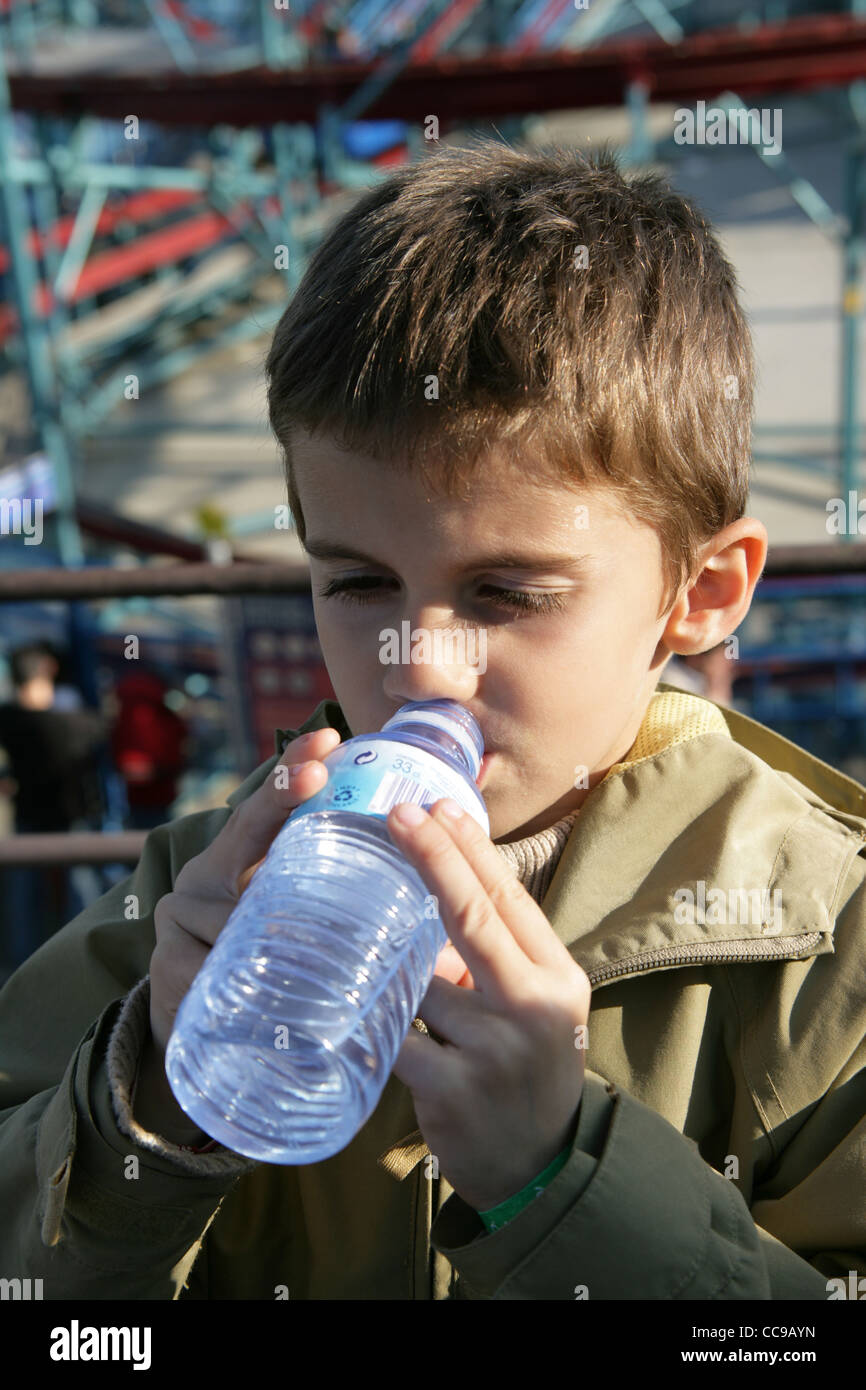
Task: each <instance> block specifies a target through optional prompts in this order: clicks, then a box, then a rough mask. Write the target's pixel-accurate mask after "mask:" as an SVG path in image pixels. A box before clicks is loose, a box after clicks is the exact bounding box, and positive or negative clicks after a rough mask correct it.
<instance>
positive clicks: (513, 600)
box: [316, 576, 565, 613]
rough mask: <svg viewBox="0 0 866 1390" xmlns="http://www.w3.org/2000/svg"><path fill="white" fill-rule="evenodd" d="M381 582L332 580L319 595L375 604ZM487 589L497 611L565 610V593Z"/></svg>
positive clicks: (490, 586) (485, 586)
mask: <svg viewBox="0 0 866 1390" xmlns="http://www.w3.org/2000/svg"><path fill="white" fill-rule="evenodd" d="M380 582H381V581H379V580H377V579H373V578H372V576H371V578H370V579H369V580H368V581H367V583H368V584H369V585H370V587H368V588H361V587H360V586H361V585H363V584H364V583H365V580H364V579H363V578H362V579H332V580H331V581H330V583H328V584H326V585H325V587H324V588H323V589H318V590H317V591H316V592H317V594H318V596H319V598H340V599H344V600H345V601H346V602H347V603H362V604H363V603H372V602H373V601H374V586H376V585H378V584H379V583H380ZM484 588H485V589H487V590H489V591H492V592H493V593H494V594H497V595H498V596H499V597H498V598H491V599H489V602H490V603H492V604H493V605H494V606H495V607H497V608H510V609H512V611H513V610H515V609H521V610H522V611H523V612H531V613H552V612H554V611H561V610H562V609H563V608H564V607H565V598H564V597H563V595H562V594H530V593H527V592H526V590H524V589H499V588H497V587H496V585H495V584H485V585H484Z"/></svg>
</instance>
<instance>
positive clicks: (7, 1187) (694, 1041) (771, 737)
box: [0, 685, 866, 1300]
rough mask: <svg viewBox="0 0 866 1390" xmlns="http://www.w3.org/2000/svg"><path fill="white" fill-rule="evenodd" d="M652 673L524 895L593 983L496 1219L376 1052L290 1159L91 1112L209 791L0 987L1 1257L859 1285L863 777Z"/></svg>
mask: <svg viewBox="0 0 866 1390" xmlns="http://www.w3.org/2000/svg"><path fill="white" fill-rule="evenodd" d="M670 689H671V687H668V686H664V685H661V686H659V695H660V694H662V693H664V692H666V691H670ZM659 695H657V696H656V697H654V698H656V699H658V698H659ZM678 699H679V700H680V701H683V700H685V701H691V702H692V704H691V706H689V708H690V709H691V710H692V711H693V712H696V715H697V717H696V719H695V720H693V721H692V724H691V726H688V721H687V727H686V729H685V732H682V730H680V732H679V733H678V734H677V735H676V737H674V738H671V739H668V740H667V741H665V740H662V741H661V743H660V745H659V746H657V747H656V748H655V749H654V750H653V749H650V751H648V752H647V753H646V754H645V755H643V756H641V757H639V758H638V759H637V761H633V762H631V763H626V764H623V765H620V766H618V767H617V768H614V769H612V771H611V773H609V774H608V776H607V777H606V778H605V780H604V781H603V782H602V783H601V784H600V785H599V786H598V787H596V788H595V789H594V790H593V793H592V795H591V796H590V797H589V798H588V799H587V800H586V802H585V803H584V806H583V807H582V809H581V812H580V815H579V816H578V817H577V819H576V821H575V824H574V828H573V830H572V832H571V835H570V838H569V840H568V843H567V844H566V846H565V849H564V850H563V853H562V857H561V859H560V862H559V864H558V866H557V869H556V872H555V874H554V876H553V879H552V882H551V884H550V887H549V889H548V892H547V894H546V896H545V898H544V900H543V903H542V907H543V911H544V913H545V915H546V917H547V918H548V920H549V922H550V923H551V926H552V927H553V929H554V931H555V932H556V933H557V935H558V936H559V937H560V939H561V940H562V941H563V942H564V943H565V944H566V945H567V946H568V948H569V950H570V951H571V952H572V954H573V955H574V957H575V959H576V960H577V961H578V962H579V963H580V965H581V966H582V967H583V969H584V970H585V971H586V972H587V974H588V976H589V979H590V981H591V983H592V987H593V989H592V1006H591V1011H590V1017H589V1028H588V1037H587V1047H588V1050H587V1054H586V1061H587V1068H586V1080H585V1086H584V1091H583V1098H582V1102H581V1107H580V1112H579V1121H578V1125H577V1129H576V1133H575V1136H574V1141H573V1145H572V1149H571V1153H570V1156H569V1158H568V1161H567V1162H566V1164H565V1166H564V1167H563V1168H562V1169H561V1171H560V1172H559V1173H558V1174H557V1175H556V1177H555V1178H554V1180H553V1181H552V1182H551V1183H550V1184H549V1186H547V1187H546V1188H545V1189H544V1191H543V1192H542V1193H541V1195H540V1196H538V1197H537V1198H535V1199H534V1200H533V1201H532V1202H531V1203H530V1204H529V1206H527V1207H526V1208H525V1209H524V1210H523V1211H522V1212H520V1213H519V1214H518V1215H517V1216H516V1217H515V1218H514V1219H513V1220H512V1221H510V1222H509V1223H508V1224H506V1225H505V1226H503V1227H502V1228H501V1229H499V1230H497V1231H495V1232H493V1233H491V1234H487V1233H485V1230H484V1227H483V1225H482V1223H481V1221H480V1219H479V1218H478V1216H477V1214H476V1213H475V1212H474V1211H473V1210H472V1209H471V1208H470V1207H469V1206H468V1205H467V1204H466V1203H465V1202H464V1201H463V1200H462V1199H461V1198H460V1197H459V1196H458V1194H457V1193H455V1192H453V1191H452V1189H451V1188H450V1187H449V1185H448V1182H447V1180H446V1178H445V1176H444V1175H439V1176H437V1175H436V1170H435V1165H434V1164H432V1163H431V1162H430V1161H429V1154H428V1150H427V1147H426V1145H425V1143H424V1140H423V1137H422V1136H421V1134H420V1132H419V1131H418V1128H417V1121H416V1117H415V1114H414V1109H413V1104H412V1097H411V1093H410V1092H409V1090H408V1088H407V1087H405V1086H404V1085H403V1084H402V1083H401V1082H399V1081H398V1079H397V1078H396V1077H394V1076H393V1075H392V1076H391V1078H390V1079H389V1081H388V1084H387V1086H386V1088H385V1091H384V1092H383V1095H382V1097H381V1100H380V1102H379V1105H378V1106H377V1108H376V1110H375V1112H374V1114H373V1115H372V1116H371V1117H370V1119H369V1120H368V1122H367V1124H366V1125H364V1127H363V1128H362V1129H361V1130H360V1132H359V1133H358V1134H357V1135H356V1137H355V1139H354V1140H353V1141H352V1142H351V1143H350V1144H349V1145H348V1146H347V1147H346V1148H345V1149H344V1150H343V1151H342V1152H341V1153H339V1154H336V1155H335V1156H334V1157H332V1158H330V1159H328V1160H326V1161H324V1162H320V1163H317V1164H311V1165H308V1166H301V1167H291V1166H284V1165H274V1164H264V1163H255V1162H253V1161H252V1160H250V1161H248V1162H247V1163H246V1164H245V1165H243V1171H242V1172H241V1173H240V1175H239V1174H238V1171H237V1167H235V1168H234V1169H232V1164H233V1163H234V1164H235V1165H236V1164H237V1162H238V1160H237V1157H236V1156H235V1155H232V1154H231V1153H230V1152H229V1151H226V1150H222V1153H223V1154H224V1155H225V1160H224V1161H225V1165H226V1169H225V1172H213V1171H210V1170H209V1173H208V1175H207V1176H199V1175H197V1174H194V1173H192V1172H190V1171H188V1170H185V1169H182V1168H180V1167H178V1165H177V1163H176V1162H175V1161H173V1160H172V1157H171V1156H170V1155H160V1154H158V1153H153V1152H151V1151H149V1150H148V1149H147V1148H146V1147H142V1146H140V1145H138V1144H137V1143H136V1142H135V1141H134V1140H133V1139H131V1138H130V1136H129V1135H128V1134H126V1133H124V1132H122V1130H121V1129H119V1128H118V1124H117V1120H116V1118H115V1115H114V1111H113V1108H112V1105H111V1097H110V1094H109V1086H108V1078H107V1071H106V1044H107V1039H108V1037H109V1034H110V1033H111V1030H112V1027H113V1025H114V1023H115V1021H116V1019H117V1017H118V1013H119V1011H120V1009H121V1006H122V1004H123V1002H124V999H125V997H126V996H127V995H129V993H130V991H132V990H133V987H134V986H136V984H138V982H140V981H142V979H143V977H145V976H146V975H147V972H148V969H149V962H150V956H151V953H152V951H153V948H154V944H155V938H154V929H153V909H154V907H155V905H156V903H157V902H158V901H159V899H160V898H161V897H162V896H163V895H164V894H165V893H167V892H169V891H170V890H171V888H172V885H173V882H174V879H175V876H176V875H177V873H178V871H179V870H180V868H181V866H182V865H183V864H184V863H185V862H186V861H187V860H188V859H189V858H191V857H192V856H194V855H196V854H198V853H200V852H201V851H202V850H203V849H204V848H205V846H206V845H207V844H208V843H209V842H210V841H211V840H212V839H213V837H214V835H215V834H216V833H217V832H218V830H219V829H220V828H221V826H222V825H223V824H224V823H225V821H226V819H227V818H228V816H229V814H230V810H229V809H220V810H216V811H207V812H202V813H199V814H196V815H191V816H187V817H185V818H183V819H181V820H178V821H175V822H173V823H171V824H168V825H166V826H163V827H160V828H159V829H158V830H155V831H153V832H152V833H151V834H150V835H149V836H148V839H147V842H146V844H145V848H144V852H143V854H142V857H141V860H140V862H139V864H138V866H137V867H136V869H135V871H134V873H133V874H132V875H131V876H130V877H129V878H128V879H126V880H125V881H124V882H123V883H121V884H118V885H117V886H116V887H115V888H113V889H112V890H111V891H110V892H109V893H107V894H106V895H105V896H104V897H103V898H101V899H100V900H99V902H97V903H96V904H95V905H93V906H92V907H90V908H88V909H87V910H86V911H85V912H83V913H82V914H81V915H80V916H78V917H77V918H75V920H74V921H72V922H70V923H69V924H68V925H67V926H66V927H64V928H63V930H62V931H60V932H59V933H58V934H57V935H56V936H55V937H53V938H52V939H51V940H50V941H49V942H47V943H46V944H45V945H44V946H43V947H42V948H41V949H40V950H39V951H37V952H36V954H35V955H34V956H32V957H31V958H30V960H28V961H27V962H25V964H24V965H23V966H22V967H21V968H20V969H19V970H17V971H16V972H15V974H14V975H13V976H12V977H11V979H10V980H9V981H8V982H7V984H6V986H5V987H4V989H3V990H2V991H0V1211H2V1218H0V1276H2V1277H4V1278H7V1279H9V1278H21V1279H25V1278H31V1279H36V1278H41V1279H42V1280H43V1291H44V1297H45V1298H46V1299H75V1298H82V1299H113V1298H124V1299H173V1298H183V1299H186V1298H195V1299H274V1298H279V1297H289V1298H293V1299H446V1298H469V1299H556V1300H560V1299H564V1300H572V1299H575V1298H581V1297H589V1298H590V1299H732V1300H736V1299H803V1298H805V1299H827V1298H831V1297H856V1296H857V1283H856V1281H857V1279H858V1278H863V1280H864V1282H863V1285H862V1288H861V1289H860V1291H859V1292H860V1297H864V1296H866V1042H864V1037H866V966H864V962H866V889H864V878H866V791H864V789H863V788H862V787H860V786H859V785H858V784H857V783H855V782H853V781H852V780H850V779H849V778H847V777H845V776H843V775H842V774H841V773H839V772H837V771H835V770H833V769H832V768H830V767H828V766H827V765H826V764H824V763H822V762H820V761H818V760H817V759H816V758H813V757H811V756H810V755H809V754H807V753H806V752H804V751H803V750H801V749H799V748H797V747H795V746H794V745H793V744H791V743H789V742H788V741H786V740H785V739H783V738H781V737H779V736H778V735H776V734H774V733H772V732H771V731H770V730H768V729H766V728H764V727H763V726H761V725H760V724H757V723H755V722H754V721H752V720H750V719H747V718H745V717H744V716H742V715H740V714H738V713H735V712H734V711H731V710H728V709H720V707H717V706H712V705H711V704H710V702H708V701H704V700H701V699H699V698H698V697H696V696H692V695H678ZM681 708H685V707H683V706H681ZM719 713H721V716H722V720H723V723H722V722H721V721H720V720H719ZM704 715H712V719H710V720H707V719H706V718H704V717H703V716H704ZM713 720H715V721H716V723H715V724H714V723H713ZM327 724H332V725H334V726H335V727H336V728H338V729H339V730H340V732H341V734H342V735H343V737H344V738H347V737H349V736H350V733H351V731H350V730H349V729H348V727H347V726H346V724H345V721H344V718H343V715H342V712H341V710H340V708H339V706H338V705H337V704H336V703H335V702H333V701H327V700H326V701H323V702H322V703H321V704H320V705H319V706H318V708H317V709H316V710H315V711H314V713H313V714H312V715H311V716H310V718H309V719H308V720H307V721H306V723H305V724H304V725H302V727H301V729H299V730H291V731H289V732H288V734H287V735H284V736H283V737H284V738H293V737H297V736H298V735H299V734H300V733H303V732H306V731H307V730H309V729H312V728H321V727H323V726H325V725H327ZM713 729H714V730H715V731H711V730H713ZM279 746H280V745H279V742H278V747H279ZM275 762H276V756H275V757H274V758H272V759H270V760H269V761H267V762H265V763H263V764H262V765H261V766H260V767H258V768H257V769H256V770H255V772H253V773H252V774H251V776H250V777H248V778H247V780H246V781H245V782H244V783H243V785H242V786H240V787H239V788H238V789H237V791H236V792H234V794H233V795H232V796H231V797H230V798H229V800H228V807H233V806H235V805H237V804H238V802H239V801H241V800H242V799H243V798H244V797H246V796H247V795H249V794H250V793H251V792H252V791H253V790H254V788H255V787H257V786H258V785H259V784H260V783H261V782H262V780H263V779H264V778H265V777H266V776H267V775H268V773H269V771H270V770H271V768H272V767H273V765H274V763H275ZM700 882H703V884H704V885H705V890H704V894H705V898H706V900H707V906H706V910H705V913H704V914H701V913H700V911H698V910H696V911H695V913H693V914H690V912H689V906H688V898H687V892H686V891H685V890H690V891H692V892H693V893H694V894H695V898H696V901H700V895H701V891H702V890H701V888H700V886H699V884H700ZM738 889H743V890H744V891H745V892H746V893H756V892H758V898H757V901H758V902H759V903H761V904H763V907H764V909H765V910H763V911H758V912H757V913H755V912H747V911H746V910H745V909H744V908H743V907H742V906H737V907H736V908H735V909H734V908H732V907H731V900H732V895H733V897H736V890H738ZM719 890H720V892H721V896H723V897H724V899H725V904H726V909H725V910H724V911H723V910H720V909H719V907H718V901H719ZM758 890H759V891H758ZM131 895H135V898H137V900H138V914H139V915H138V918H137V919H135V918H130V916H129V902H130V897H131ZM778 895H780V896H778ZM743 901H744V900H743V899H742V898H737V903H738V904H742V903H743ZM752 901H754V899H753V900H752ZM714 904H715V906H714ZM779 905H780V906H781V912H780V913H779V912H777V911H776V910H775V909H776V907H777V906H779ZM768 909H769V910H768ZM702 915H703V916H704V918H705V920H703V921H702V920H700V918H701V916H702ZM690 917H693V918H694V920H690ZM717 919H721V920H717ZM209 1161H210V1164H211V1168H213V1162H214V1155H210V1156H209ZM217 1166H218V1165H217ZM852 1271H853V1274H852ZM833 1280H838V1281H839V1283H838V1284H836V1283H833V1282H832V1281H833Z"/></svg>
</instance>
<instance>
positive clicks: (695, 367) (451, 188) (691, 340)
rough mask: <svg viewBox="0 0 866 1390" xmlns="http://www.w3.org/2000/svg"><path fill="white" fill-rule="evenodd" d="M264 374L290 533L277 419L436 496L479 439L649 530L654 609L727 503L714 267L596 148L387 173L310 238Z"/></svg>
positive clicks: (744, 360) (726, 278)
mask: <svg viewBox="0 0 866 1390" xmlns="http://www.w3.org/2000/svg"><path fill="white" fill-rule="evenodd" d="M580 248H583V250H581V249H580ZM265 371H266V375H267V380H268V407H269V413H270V421H271V427H272V429H273V431H274V434H275V435H276V438H277V441H278V443H279V444H280V446H281V449H282V451H283V457H284V459H285V464H286V475H287V481H288V487H289V502H290V506H291V509H292V513H293V515H294V519H295V524H296V526H297V530H298V535H299V537H300V539H301V541H302V542H303V540H304V536H305V532H304V520H303V515H302V513H301V507H300V501H299V498H298V495H297V491H296V488H295V484H294V480H293V476H292V462H291V457H292V456H291V429H292V426H293V425H300V426H301V427H302V428H304V429H305V430H306V431H308V432H309V433H312V434H315V433H319V432H322V433H325V434H328V435H329V436H332V437H333V438H334V439H335V440H336V441H337V442H338V443H340V444H341V445H342V446H343V447H345V448H349V449H357V450H359V451H361V452H364V453H367V454H369V455H370V456H371V457H374V458H376V459H377V460H381V461H382V462H384V463H389V464H391V465H392V466H410V467H416V468H419V469H421V470H422V471H423V472H424V473H425V474H426V475H427V476H428V478H430V477H432V478H434V479H436V480H438V481H439V482H440V483H442V484H443V485H444V486H445V488H446V490H451V489H453V488H454V486H455V483H456V482H457V480H458V479H460V478H461V477H465V476H467V475H468V472H469V470H471V469H472V468H474V467H475V465H476V464H477V462H478V460H479V458H482V457H483V456H484V454H485V453H486V452H487V451H488V450H489V449H490V448H491V447H493V446H498V447H499V448H500V449H504V450H506V451H507V454H508V456H509V457H510V458H513V459H514V460H517V461H520V460H521V459H522V460H524V461H525V460H529V459H531V460H532V463H531V465H529V466H531V467H532V468H533V469H534V470H537V471H538V470H541V469H542V468H544V469H545V470H546V471H548V472H552V473H553V474H554V475H555V476H558V477H560V478H561V479H562V480H563V481H573V482H574V483H576V484H580V483H583V484H585V485H587V486H592V485H598V484H604V485H606V486H608V487H611V488H613V489H615V490H617V491H618V492H619V493H621V494H622V496H623V500H624V501H626V502H627V505H628V507H629V509H630V512H631V514H632V515H633V516H634V517H635V519H637V520H639V521H643V522H645V523H646V524H649V525H652V526H654V527H655V528H656V530H657V533H658V535H659V538H660V541H661V547H662V554H663V559H664V571H665V583H666V596H665V602H664V605H663V607H662V609H661V610H660V613H661V612H663V611H665V609H666V607H667V606H668V605H669V604H670V603H672V602H673V599H674V598H675V597H676V594H677V593H678V591H679V589H680V587H681V585H682V584H683V582H686V581H690V580H691V579H692V578H693V577H694V574H695V560H696V551H697V547H698V546H699V545H700V544H701V543H702V542H704V541H706V540H709V539H710V538H711V537H712V536H713V535H715V534H716V533H717V532H718V531H720V530H721V529H722V528H723V527H725V526H726V525H728V524H730V523H731V522H732V521H735V520H737V519H739V518H740V517H741V516H742V515H743V514H744V512H745V508H746V505H747V499H748V492H749V464H750V455H751V417H752V399H753V393H754V359H753V350H752V342H751V334H750V331H749V327H748V324H747V322H746V319H745V316H744V314H743V312H742V310H741V308H740V306H739V304H738V302H737V281H736V276H735V273H734V270H733V268H732V266H731V265H730V263H729V262H728V261H727V260H726V258H725V256H724V255H723V253H722V250H721V248H720V246H719V243H718V241H717V239H716V236H715V235H714V233H713V231H712V229H711V227H710V225H709V223H708V222H707V220H706V218H705V217H704V216H703V215H702V214H701V213H700V211H699V210H698V209H697V208H696V207H695V206H694V205H693V204H692V203H691V202H690V201H689V200H687V199H686V198H684V197H682V196H681V195H679V194H678V193H675V192H674V191H673V190H672V189H671V188H670V187H669V185H668V184H667V183H666V182H665V181H664V180H663V179H662V178H661V177H660V176H659V175H658V174H655V173H641V174H635V175H632V176H630V177H627V176H626V175H625V174H624V173H623V172H622V171H621V170H620V168H619V167H618V163H617V159H616V156H615V155H614V154H613V152H612V151H611V150H610V149H608V148H605V149H603V150H602V151H600V152H599V153H596V154H593V155H583V154H581V153H579V152H576V151H572V150H568V149H563V148H560V147H555V148H553V149H552V150H545V151H541V152H530V151H520V150H516V149H513V148H511V147H509V146H507V145H504V144H501V143H499V142H497V141H494V140H486V139H482V140H480V141H478V142H475V143H474V144H472V145H470V146H469V147H468V148H463V149H457V148H444V149H442V150H441V151H437V152H435V153H432V154H430V155H427V156H424V157H422V158H421V159H420V160H419V161H418V162H417V163H416V164H413V165H409V166H406V167H404V168H401V169H400V170H398V172H397V173H395V174H394V175H393V176H391V177H389V178H388V179H387V180H386V181H383V182H382V183H380V184H379V185H377V186H376V187H374V188H373V189H371V190H370V191H369V192H366V193H365V194H364V195H363V196H362V197H361V198H360V199H359V200H358V202H357V203H356V204H355V205H354V206H353V207H352V208H351V209H350V211H349V212H348V213H346V214H345V215H344V216H343V217H342V218H341V219H340V220H339V221H338V222H337V223H336V225H335V226H334V227H333V228H332V229H331V230H330V231H329V233H328V234H327V235H326V237H325V238H324V240H323V241H322V242H321V244H320V245H319V246H318V248H317V249H316V251H315V253H314V255H313V256H312V257H311V259H310V263H309V265H308V267H307V269H306V272H305V274H304V276H303V279H302V280H301V283H300V285H299V287H298V289H297V291H296V293H295V295H294V297H293V299H292V301H291V303H290V304H289V307H288V308H287V309H286V312H285V313H284V314H283V316H282V318H281V319H280V322H279V324H278V325H277V328H276V331H275V333H274V337H273V341H272V343H271V347H270V351H269V354H268V357H267V362H266V366H265ZM434 375H435V377H437V378H438V399H434V400H430V399H426V397H425V383H426V382H428V381H429V379H430V377H431V376H434ZM433 389H435V388H433ZM401 458H402V459H404V460H405V464H403V463H401ZM524 466H527V465H526V464H525V463H524Z"/></svg>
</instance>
